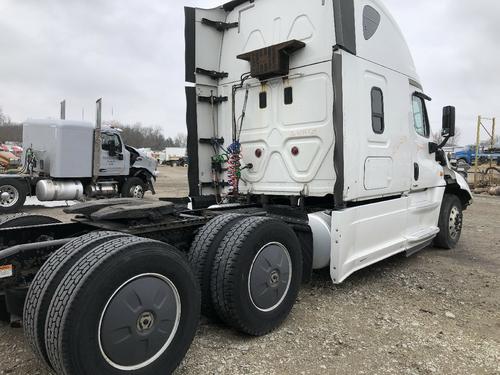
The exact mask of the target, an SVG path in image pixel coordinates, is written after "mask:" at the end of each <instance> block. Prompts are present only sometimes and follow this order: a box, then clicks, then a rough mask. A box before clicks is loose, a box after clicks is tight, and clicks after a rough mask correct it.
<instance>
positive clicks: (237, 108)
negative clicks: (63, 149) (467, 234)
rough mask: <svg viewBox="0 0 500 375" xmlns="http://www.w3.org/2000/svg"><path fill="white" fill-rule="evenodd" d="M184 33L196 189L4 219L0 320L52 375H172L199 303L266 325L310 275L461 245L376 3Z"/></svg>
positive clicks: (221, 10) (454, 211)
mask: <svg viewBox="0 0 500 375" xmlns="http://www.w3.org/2000/svg"><path fill="white" fill-rule="evenodd" d="M185 32H186V81H187V82H188V83H189V84H188V85H187V88H186V94H187V108H188V110H187V126H188V157H189V187H190V196H189V197H188V198H186V199H171V200H165V201H159V202H144V201H135V200H127V199H125V200H123V199H121V200H109V201H98V202H93V203H86V204H82V205H78V206H74V207H72V208H69V209H67V212H68V213H72V214H77V215H78V216H77V218H76V219H75V220H74V221H73V222H72V223H66V224H61V223H53V222H52V223H47V221H50V220H48V219H47V218H40V217H30V216H27V217H13V218H5V219H4V220H3V221H2V222H1V223H0V246H1V247H0V249H1V248H3V250H0V293H2V292H3V298H4V299H5V307H6V308H5V311H4V314H5V315H10V316H15V315H21V314H23V322H24V329H25V332H26V337H27V340H28V342H29V343H30V345H31V347H32V348H33V350H34V352H35V353H36V354H37V356H38V357H39V358H40V360H41V361H43V362H44V363H46V365H47V366H48V367H50V368H51V369H52V370H53V371H54V372H56V373H58V374H66V375H83V374H128V373H134V374H144V375H146V374H148V375H149V374H151V375H152V374H160V373H170V372H172V371H173V370H174V369H175V368H176V367H177V365H178V364H179V363H180V361H181V360H182V358H183V356H184V354H185V353H186V351H187V349H188V348H189V346H190V343H191V341H192V340H193V337H194V335H195V331H196V327H197V325H198V319H199V313H200V310H201V312H202V313H203V314H205V315H207V316H209V317H216V318H218V319H220V320H222V321H223V322H225V323H226V324H227V325H229V326H231V327H234V328H235V329H237V330H239V331H241V332H244V333H246V334H249V335H254V336H259V335H264V334H267V333H268V332H270V331H272V330H274V329H277V328H278V327H279V326H280V324H281V323H282V322H283V321H284V320H285V319H286V318H287V316H288V315H289V313H290V311H291V309H292V307H293V305H294V303H295V300H296V297H297V294H298V291H299V289H300V285H301V284H302V283H304V282H307V281H308V280H309V279H310V276H311V273H312V271H313V270H315V269H321V268H329V270H330V274H331V279H332V282H333V283H341V282H343V281H344V280H345V279H346V278H347V277H349V275H351V274H352V273H353V272H356V271H357V270H359V269H361V268H363V267H366V266H369V265H371V264H373V263H375V262H378V261H380V260H382V259H384V258H387V257H390V256H392V255H395V254H398V253H406V254H407V255H411V254H413V253H414V252H416V251H418V250H421V249H423V248H425V247H427V246H429V245H431V244H434V245H435V246H439V247H443V248H446V249H452V248H454V247H455V246H456V245H457V243H458V241H459V238H460V235H461V230H462V219H463V215H462V212H463V210H465V209H466V208H467V206H468V205H469V204H471V202H472V195H471V192H470V190H469V188H468V186H467V183H466V181H465V180H464V179H463V178H462V177H461V176H460V175H458V174H456V173H455V172H453V171H452V169H451V168H450V165H449V162H448V160H447V158H446V155H445V154H444V152H443V151H442V148H443V147H444V144H441V145H437V144H435V143H433V142H432V141H431V140H430V125H429V119H428V116H427V111H426V102H427V101H428V100H430V98H429V97H428V96H427V95H426V94H425V92H424V90H423V86H422V84H421V82H420V79H419V77H418V75H417V73H416V70H415V67H414V64H413V61H412V58H411V55H410V52H409V50H408V47H407V45H406V43H405V41H404V38H403V36H402V34H401V32H400V30H399V28H398V27H397V25H396V22H395V21H394V19H393V18H392V17H391V16H390V14H389V12H388V10H387V9H386V8H385V7H384V5H383V4H382V3H381V1H380V0H315V1H285V0H235V1H231V2H229V3H226V4H224V5H223V6H221V7H218V8H216V9H211V10H202V9H194V8H186V29H185ZM454 130H455V110H454V108H453V107H446V108H445V109H444V113H443V136H444V137H445V139H448V138H449V137H451V136H453V134H454ZM181 252H185V253H187V260H186V258H185V257H184V255H182V254H180V253H181ZM1 296H2V295H1V294H0V297H1ZM1 306H2V304H1V302H0V307H1ZM23 306H24V311H22V310H23Z"/></svg>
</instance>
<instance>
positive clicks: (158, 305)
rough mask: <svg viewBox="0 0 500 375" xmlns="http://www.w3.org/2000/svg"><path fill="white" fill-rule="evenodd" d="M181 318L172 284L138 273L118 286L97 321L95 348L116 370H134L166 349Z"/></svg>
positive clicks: (161, 278) (147, 364) (154, 358)
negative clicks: (96, 344) (97, 339)
mask: <svg viewBox="0 0 500 375" xmlns="http://www.w3.org/2000/svg"><path fill="white" fill-rule="evenodd" d="M180 317H181V300H180V296H179V292H178V291H177V288H176V287H175V285H174V284H173V283H172V281H170V279H168V278H167V277H165V276H163V275H159V274H142V275H139V276H136V277H134V278H132V279H130V280H128V281H127V282H125V283H124V284H122V285H121V286H120V287H119V288H118V289H117V290H116V291H115V292H114V293H113V295H112V296H111V298H110V299H109V300H108V302H107V304H106V306H105V308H104V310H103V312H102V315H101V319H100V321H99V331H98V337H99V348H100V351H101V354H102V355H103V357H104V359H105V360H106V362H108V363H109V364H110V365H111V366H113V367H114V368H116V369H119V370H124V371H134V370H139V369H141V368H144V367H147V366H149V365H150V364H151V363H153V362H155V361H156V360H157V359H158V358H159V357H161V355H162V354H163V353H164V352H165V351H166V350H167V349H168V347H169V346H170V344H171V342H172V340H173V338H174V337H175V334H176V333H177V329H178V328H179V322H180Z"/></svg>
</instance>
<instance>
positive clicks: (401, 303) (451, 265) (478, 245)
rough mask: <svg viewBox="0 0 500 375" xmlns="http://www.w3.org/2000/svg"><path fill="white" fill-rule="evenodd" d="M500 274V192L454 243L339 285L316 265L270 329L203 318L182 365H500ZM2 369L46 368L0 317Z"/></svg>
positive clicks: (263, 368)
mask: <svg viewBox="0 0 500 375" xmlns="http://www.w3.org/2000/svg"><path fill="white" fill-rule="evenodd" d="M185 174H186V170H185V169H183V168H165V169H162V177H161V179H160V181H159V186H160V187H159V189H158V192H159V195H160V196H170V197H172V196H183V195H184V194H185V192H186V182H185ZM29 210H30V211H35V212H43V213H50V214H52V215H54V216H59V217H61V210H60V209H39V208H30V209H29ZM499 279H500V199H498V198H492V197H477V198H476V200H475V203H474V205H473V206H472V207H471V208H470V209H469V210H467V211H466V214H465V228H464V233H463V237H462V240H461V242H460V245H459V247H458V248H457V249H456V250H453V251H441V250H437V249H433V248H429V249H427V250H424V251H422V252H420V253H418V254H417V255H415V256H413V257H412V258H409V259H408V258H405V257H404V256H396V257H393V258H391V259H389V260H387V261H384V262H382V263H380V264H377V265H375V266H372V267H370V268H368V269H365V270H363V271H360V272H358V273H356V274H355V275H353V276H352V277H351V278H349V279H348V280H347V281H346V282H345V283H344V284H343V285H340V286H335V285H333V284H332V283H331V281H330V279H329V275H328V272H318V273H316V274H315V275H314V279H313V281H312V283H311V284H310V285H306V286H304V287H303V289H302V291H301V293H300V297H299V301H298V302H297V304H296V306H295V308H294V309H293V312H292V314H291V316H290V318H289V319H288V320H287V321H286V322H285V324H284V325H283V326H282V327H281V329H279V330H278V331H276V332H274V333H273V334H270V335H268V336H266V337H262V338H257V339H256V338H248V337H245V336H242V335H239V334H237V333H235V332H234V331H232V330H230V329H228V328H226V327H223V326H218V325H216V324H213V323H210V322H207V321H202V323H201V324H200V328H199V332H198V335H197V337H196V339H195V341H194V343H193V346H192V347H191V349H190V351H189V353H188V356H187V357H186V359H185V361H184V362H183V364H182V365H181V367H180V368H179V370H178V371H177V374H178V375H184V374H186V375H187V374H200V375H205V374H433V373H436V374H500V283H499V281H500V280H499ZM0 374H15V375H32V374H33V375H34V374H39V375H42V374H46V372H45V370H44V369H43V368H42V367H41V366H40V365H39V364H38V363H37V362H36V360H35V359H34V358H33V356H32V355H31V353H30V352H29V350H28V348H27V346H26V345H25V343H24V341H23V334H22V330H14V329H11V328H8V327H6V326H0Z"/></svg>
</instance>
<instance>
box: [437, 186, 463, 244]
mask: <svg viewBox="0 0 500 375" xmlns="http://www.w3.org/2000/svg"><path fill="white" fill-rule="evenodd" d="M462 211H463V209H462V202H460V199H459V198H458V197H457V196H456V195H454V194H445V195H444V198H443V203H442V204H441V212H440V213H439V230H440V231H439V234H438V235H437V236H436V238H435V239H434V245H436V246H438V247H440V248H442V249H447V250H449V249H453V248H455V247H456V246H457V244H458V241H459V240H460V236H461V234H462V224H463V212H462Z"/></svg>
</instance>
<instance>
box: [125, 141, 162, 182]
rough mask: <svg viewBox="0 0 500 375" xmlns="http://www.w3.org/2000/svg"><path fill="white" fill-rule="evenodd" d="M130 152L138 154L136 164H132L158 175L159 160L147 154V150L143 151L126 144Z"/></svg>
mask: <svg viewBox="0 0 500 375" xmlns="http://www.w3.org/2000/svg"><path fill="white" fill-rule="evenodd" d="M126 147H127V149H128V150H129V152H133V153H135V154H137V155H138V157H137V159H136V160H135V162H134V164H133V165H132V166H133V167H134V168H143V169H146V170H147V171H148V172H149V173H151V175H153V176H155V175H156V169H157V167H158V161H157V160H156V159H153V158H151V157H149V156H148V155H146V153H145V152H142V151H140V150H138V149H136V148H135V147H131V146H126Z"/></svg>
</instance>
